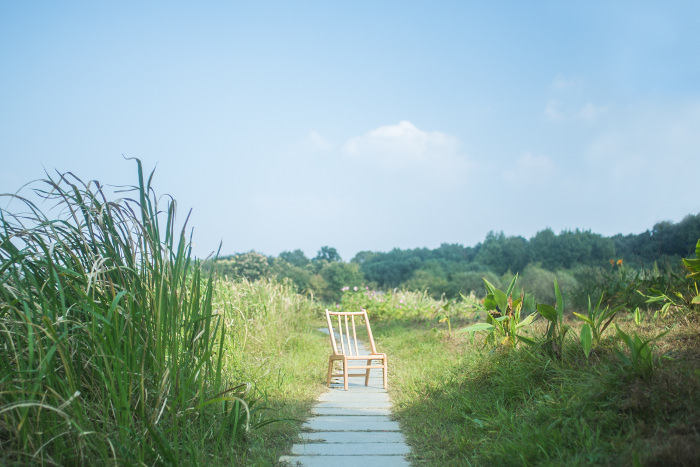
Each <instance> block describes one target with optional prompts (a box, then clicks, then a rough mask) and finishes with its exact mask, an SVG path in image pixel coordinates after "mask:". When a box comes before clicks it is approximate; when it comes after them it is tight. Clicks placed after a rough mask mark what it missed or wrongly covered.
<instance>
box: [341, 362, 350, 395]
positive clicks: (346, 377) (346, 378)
mask: <svg viewBox="0 0 700 467" xmlns="http://www.w3.org/2000/svg"><path fill="white" fill-rule="evenodd" d="M348 373H349V372H348V359H347V358H344V359H343V379H344V380H345V390H346V391H347V390H348V379H350V375H349V374H348Z"/></svg>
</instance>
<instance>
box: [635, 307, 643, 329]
mask: <svg viewBox="0 0 700 467" xmlns="http://www.w3.org/2000/svg"><path fill="white" fill-rule="evenodd" d="M634 324H636V325H637V326H639V325H640V324H642V312H641V311H639V307H637V308H635V309H634Z"/></svg>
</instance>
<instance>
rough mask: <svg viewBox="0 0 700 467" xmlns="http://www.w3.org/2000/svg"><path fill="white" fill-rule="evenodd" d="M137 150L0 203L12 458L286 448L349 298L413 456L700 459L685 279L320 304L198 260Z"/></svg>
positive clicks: (695, 355) (368, 294)
mask: <svg viewBox="0 0 700 467" xmlns="http://www.w3.org/2000/svg"><path fill="white" fill-rule="evenodd" d="M137 165H138V169H139V170H138V172H139V177H138V183H137V185H135V186H134V187H132V188H131V189H127V190H126V195H125V197H124V198H122V199H119V200H116V201H112V200H110V199H109V196H107V195H106V193H105V192H104V190H103V188H102V187H101V186H100V185H99V184H98V183H96V182H89V183H83V182H82V181H81V180H79V179H77V178H76V177H74V176H72V175H70V174H66V175H63V176H60V177H59V178H58V179H56V180H53V179H48V180H45V181H44V182H42V183H41V184H40V185H39V187H38V188H37V190H38V194H39V195H40V196H41V197H43V198H44V199H45V201H44V204H42V205H38V204H35V203H33V202H31V201H29V200H28V199H24V198H20V197H18V196H16V195H14V196H10V198H11V200H12V203H14V205H15V206H20V207H21V209H19V210H18V211H17V210H16V211H13V212H12V213H11V212H10V211H6V210H2V211H0V214H1V216H0V260H1V261H0V351H1V352H2V355H1V357H2V358H0V464H2V465H47V466H50V465H253V466H267V465H274V464H275V463H276V462H277V459H278V458H279V456H280V455H281V454H283V453H285V452H286V451H287V450H289V448H290V447H291V445H292V442H293V440H294V438H295V436H296V435H297V434H298V432H299V429H300V426H301V423H302V420H303V419H304V418H305V417H307V416H308V413H309V409H310V407H311V404H312V403H313V402H314V400H315V399H316V397H317V396H318V394H319V393H321V392H322V391H323V389H324V377H325V370H326V364H327V357H328V354H329V345H328V342H327V337H326V336H325V335H324V334H322V333H320V332H318V328H319V327H322V326H323V325H324V324H323V319H322V316H323V309H324V308H325V307H326V306H330V307H334V308H335V307H336V306H337V307H340V308H343V309H347V310H357V309H359V308H365V309H367V310H368V312H369V313H370V317H371V319H372V320H373V329H374V333H375V337H376V339H377V344H378V348H379V349H380V351H382V352H386V353H387V354H388V355H389V359H390V360H389V361H390V381H389V388H390V393H391V396H392V398H393V400H394V404H395V409H396V417H397V419H398V420H399V421H400V422H401V425H402V429H403V430H404V432H405V433H406V435H407V438H408V441H409V443H410V444H411V447H412V451H413V454H412V462H413V463H414V464H415V465H567V466H568V465H649V466H654V465H664V466H666V465H700V447H699V446H700V312H699V310H698V304H697V301H700V299H698V298H697V297H695V296H697V294H698V291H697V288H696V286H695V283H693V282H692V281H687V282H684V283H683V284H682V285H683V287H686V288H685V289H678V288H677V289H674V290H669V291H667V293H668V295H667V296H657V297H656V298H653V299H651V301H650V303H649V306H652V307H654V308H653V309H650V310H646V309H643V310H636V311H635V310H629V309H620V310H617V309H614V310H611V309H608V308H606V307H605V306H603V305H601V304H599V305H592V306H589V309H588V310H579V314H578V315H576V314H574V313H571V312H570V310H566V312H565V311H564V309H563V304H564V303H565V301H564V300H563V299H562V297H561V293H560V292H559V290H558V287H557V286H556V284H555V287H554V290H555V293H554V296H555V297H556V302H557V303H556V304H552V305H549V304H537V305H535V304H534V302H532V300H529V301H528V299H527V298H526V297H527V295H526V294H524V293H523V294H522V295H521V298H518V296H517V293H516V291H517V290H519V289H517V287H515V280H514V281H513V282H511V286H510V287H509V288H508V289H507V290H506V291H505V292H504V291H501V290H498V289H496V288H494V287H493V286H491V285H490V284H489V283H485V285H486V296H485V297H476V296H473V295H472V296H468V297H464V296H463V297H462V298H461V299H460V300H449V301H448V300H435V299H433V298H431V297H430V296H429V295H428V294H427V293H426V292H410V291H405V290H394V291H385V292H377V291H372V290H369V289H368V288H364V289H362V288H359V287H358V288H357V290H355V288H353V289H349V288H348V290H347V291H346V293H345V294H344V295H343V297H342V300H341V301H340V303H338V304H337V305H336V304H329V305H326V304H322V303H318V302H317V301H314V300H313V299H312V298H310V297H307V296H303V295H300V294H298V293H296V292H295V289H294V287H293V285H291V283H279V282H276V281H270V280H264V279H263V280H258V281H255V282H250V281H247V280H236V281H229V280H228V279H226V278H220V277H218V276H217V275H216V274H215V272H214V271H213V270H211V269H208V270H207V271H205V270H203V269H202V267H201V262H200V261H199V260H197V259H195V258H193V257H192V255H191V250H190V241H189V240H188V238H187V237H186V235H185V232H186V227H185V225H179V224H178V223H177V221H176V205H175V202H174V201H172V200H167V199H166V201H167V202H166V204H165V205H162V202H163V198H160V197H158V196H157V195H156V194H155V193H154V192H153V190H152V187H151V181H152V176H153V175H152V174H151V177H146V176H145V175H144V173H143V172H142V170H141V166H140V163H138V162H137ZM44 206H49V207H48V208H46V207H44ZM693 264H695V266H697V268H698V269H700V263H699V262H696V263H689V266H691V267H692V266H693ZM693 287H695V288H693ZM514 294H515V295H514ZM693 297H695V303H693V302H692V299H693ZM652 310H653V311H652ZM465 329H468V331H467V330H465Z"/></svg>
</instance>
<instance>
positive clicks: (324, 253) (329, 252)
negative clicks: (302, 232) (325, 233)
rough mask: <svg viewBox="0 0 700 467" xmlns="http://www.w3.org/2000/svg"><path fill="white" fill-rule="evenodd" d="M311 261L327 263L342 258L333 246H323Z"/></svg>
mask: <svg viewBox="0 0 700 467" xmlns="http://www.w3.org/2000/svg"><path fill="white" fill-rule="evenodd" d="M313 261H316V262H320V261H327V262H329V263H333V262H338V261H342V258H341V257H340V255H339V254H338V251H337V250H336V249H335V248H332V247H329V246H323V247H321V249H320V250H319V251H318V254H317V255H316V257H315V258H314V259H313Z"/></svg>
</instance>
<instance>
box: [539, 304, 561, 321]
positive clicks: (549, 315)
mask: <svg viewBox="0 0 700 467" xmlns="http://www.w3.org/2000/svg"><path fill="white" fill-rule="evenodd" d="M537 311H538V312H539V314H541V315H542V316H543V317H544V318H545V319H546V320H548V321H552V322H556V320H557V310H555V309H554V307H553V306H551V305H547V304H545V303H538V304H537Z"/></svg>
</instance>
